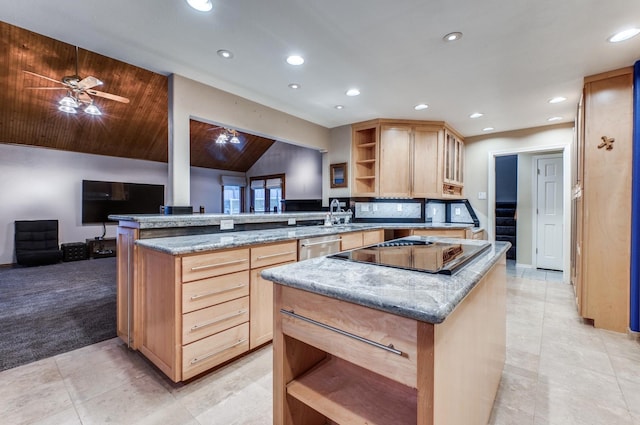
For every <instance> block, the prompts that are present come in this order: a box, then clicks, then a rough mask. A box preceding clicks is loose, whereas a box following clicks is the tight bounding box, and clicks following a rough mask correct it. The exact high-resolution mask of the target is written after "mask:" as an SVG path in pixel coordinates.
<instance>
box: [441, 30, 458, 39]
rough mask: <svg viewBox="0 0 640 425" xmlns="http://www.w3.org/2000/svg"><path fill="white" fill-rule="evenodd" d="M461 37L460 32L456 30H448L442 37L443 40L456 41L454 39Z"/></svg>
mask: <svg viewBox="0 0 640 425" xmlns="http://www.w3.org/2000/svg"><path fill="white" fill-rule="evenodd" d="M461 38H462V33H461V32H458V31H456V32H450V33H449V34H447V35H445V36H444V37H442V39H443V40H444V41H456V40H460V39H461Z"/></svg>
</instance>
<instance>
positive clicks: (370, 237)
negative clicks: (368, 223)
mask: <svg viewBox="0 0 640 425" xmlns="http://www.w3.org/2000/svg"><path fill="white" fill-rule="evenodd" d="M380 242H384V230H382V229H378V230H367V231H364V232H352V233H342V234H341V235H340V251H347V250H350V249H356V248H360V247H363V246H367V245H374V244H377V243H380Z"/></svg>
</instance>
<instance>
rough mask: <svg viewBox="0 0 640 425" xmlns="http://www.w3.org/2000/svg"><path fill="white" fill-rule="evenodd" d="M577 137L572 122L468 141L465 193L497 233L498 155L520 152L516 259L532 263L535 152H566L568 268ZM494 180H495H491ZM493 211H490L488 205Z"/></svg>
mask: <svg viewBox="0 0 640 425" xmlns="http://www.w3.org/2000/svg"><path fill="white" fill-rule="evenodd" d="M573 137H574V128H573V125H572V124H561V125H555V126H546V127H538V128H532V129H524V130H517V131H511V132H505V133H499V134H493V135H487V136H479V137H471V138H468V139H466V140H465V193H466V197H467V198H468V199H469V202H470V203H471V205H472V206H473V208H474V210H475V211H476V214H477V216H478V219H479V220H480V225H481V226H483V227H484V228H485V229H487V231H488V233H489V235H490V237H493V236H494V223H492V222H493V221H494V220H495V218H494V213H493V205H494V203H495V187H492V186H494V184H495V168H494V169H493V170H490V169H489V167H490V166H491V167H495V156H499V155H508V154H518V222H517V234H516V237H517V245H518V250H517V260H516V261H517V262H518V263H519V264H523V265H530V264H532V262H533V258H532V252H533V251H532V238H533V234H532V232H533V230H532V224H533V205H532V202H533V198H532V196H533V195H532V190H533V189H532V187H533V182H532V176H533V172H532V168H531V167H532V158H533V156H534V155H535V154H541V153H544V154H546V153H551V152H563V154H564V163H565V167H564V173H565V179H564V181H565V185H564V186H565V187H564V192H565V195H564V203H565V221H564V233H565V236H566V237H564V238H563V239H564V240H565V243H564V245H565V247H564V254H565V255H564V257H565V269H567V270H568V267H567V265H568V259H569V244H568V242H569V237H568V235H569V233H570V225H571V222H570V219H569V217H568V212H569V211H570V209H569V208H568V207H567V205H568V204H570V184H567V182H570V176H571V169H570V160H569V159H570V158H571V142H572V140H573ZM491 179H493V180H491ZM479 192H486V193H487V195H488V196H487V199H485V200H480V199H478V193H479ZM490 204H491V205H492V206H491V208H492V209H491V210H489V205H490Z"/></svg>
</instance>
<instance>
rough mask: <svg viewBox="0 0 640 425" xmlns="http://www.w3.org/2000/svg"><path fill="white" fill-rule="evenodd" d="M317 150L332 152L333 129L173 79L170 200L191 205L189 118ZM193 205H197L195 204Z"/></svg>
mask: <svg viewBox="0 0 640 425" xmlns="http://www.w3.org/2000/svg"><path fill="white" fill-rule="evenodd" d="M190 118H196V119H198V120H200V121H204V122H210V123H214V124H224V125H227V126H229V127H233V128H236V129H238V130H241V131H244V132H248V133H252V134H256V135H259V136H265V137H268V138H272V139H276V140H278V141H283V142H288V143H292V144H294V145H299V146H305V147H310V148H315V149H318V150H320V149H328V145H329V129H328V128H326V127H322V126H320V125H317V124H314V123H312V122H309V121H305V120H303V119H300V118H297V117H294V116H293V115H289V114H286V113H284V112H280V111H277V110H275V109H272V108H269V107H267V106H264V105H261V104H259V103H256V102H252V101H250V100H248V99H245V98H242V97H239V96H236V95H233V94H231V93H227V92H225V91H222V90H220V89H217V88H214V87H211V86H207V85H204V84H202V83H198V82H197V81H193V80H190V79H188V78H185V77H181V76H179V75H175V74H174V75H171V76H170V77H169V121H170V123H169V193H168V195H169V200H168V205H190V203H189V199H190V198H189V187H190V186H189V184H188V183H189V171H188V169H189V164H190V163H189V119H190ZM191 204H193V202H191Z"/></svg>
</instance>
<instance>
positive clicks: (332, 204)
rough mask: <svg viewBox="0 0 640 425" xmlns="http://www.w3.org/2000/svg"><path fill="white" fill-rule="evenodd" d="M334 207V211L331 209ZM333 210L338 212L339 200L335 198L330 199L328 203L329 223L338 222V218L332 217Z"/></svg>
mask: <svg viewBox="0 0 640 425" xmlns="http://www.w3.org/2000/svg"><path fill="white" fill-rule="evenodd" d="M334 208H335V209H336V210H335V211H334V210H333V209H334ZM334 212H340V201H338V200H337V199H334V200H333V201H331V205H329V215H330V217H331V224H338V220H340V219H339V218H334V217H333V213H334Z"/></svg>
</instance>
